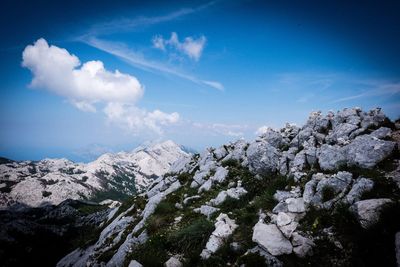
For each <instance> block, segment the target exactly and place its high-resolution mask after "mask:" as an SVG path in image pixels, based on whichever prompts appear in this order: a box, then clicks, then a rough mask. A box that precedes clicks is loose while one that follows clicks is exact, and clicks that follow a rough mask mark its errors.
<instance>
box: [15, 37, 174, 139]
mask: <svg viewBox="0 0 400 267" xmlns="http://www.w3.org/2000/svg"><path fill="white" fill-rule="evenodd" d="M22 58H23V61H22V66H24V67H26V68H28V69H29V70H31V72H32V74H33V79H32V82H31V86H32V87H35V88H42V89H46V90H48V91H50V92H52V93H55V94H57V95H60V96H63V97H65V98H66V99H67V100H68V101H69V102H70V103H72V104H73V105H74V106H75V107H76V108H78V109H80V110H82V111H86V112H96V106H95V105H96V104H97V103H103V104H106V108H105V109H104V113H105V114H106V116H107V118H108V119H109V121H111V122H116V123H118V124H119V125H121V126H122V127H128V129H130V130H132V131H133V132H136V133H139V131H144V130H151V131H154V132H156V133H162V129H161V127H162V126H164V125H168V124H173V123H176V122H177V121H178V120H179V115H178V114H177V113H172V114H167V113H163V112H161V111H159V110H155V111H153V112H148V111H146V110H143V109H140V108H138V107H136V106H135V103H136V102H137V101H138V100H139V99H140V98H141V97H142V95H143V93H144V88H143V86H142V85H141V84H140V82H139V81H138V79H136V78H135V77H134V76H131V75H129V74H124V73H121V72H119V71H118V70H115V71H114V72H111V71H108V70H106V69H105V68H104V64H103V62H101V61H88V62H85V63H83V64H81V62H80V61H79V59H78V57H76V56H75V55H72V54H70V53H69V52H68V51H67V50H66V49H63V48H59V47H57V46H53V45H51V46H49V45H48V43H47V42H46V40H45V39H39V40H37V41H36V42H35V43H34V44H33V45H28V46H27V47H26V48H25V49H24V51H23V54H22ZM125 116H126V118H125Z"/></svg>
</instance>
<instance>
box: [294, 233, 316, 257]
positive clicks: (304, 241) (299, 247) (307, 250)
mask: <svg viewBox="0 0 400 267" xmlns="http://www.w3.org/2000/svg"><path fill="white" fill-rule="evenodd" d="M292 245H293V252H294V253H295V254H296V255H297V256H298V257H300V258H304V257H306V256H311V255H312V254H313V250H312V248H313V247H314V246H315V244H314V242H313V241H312V240H311V239H309V238H306V237H304V236H301V235H300V234H298V233H293V234H292Z"/></svg>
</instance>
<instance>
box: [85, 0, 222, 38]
mask: <svg viewBox="0 0 400 267" xmlns="http://www.w3.org/2000/svg"><path fill="white" fill-rule="evenodd" d="M216 2H217V1H211V2H208V3H206V4H204V5H200V6H198V7H194V8H190V7H189V8H181V9H179V10H176V11H173V12H171V13H168V14H165V15H160V16H152V17H148V16H139V17H135V18H123V19H117V20H112V21H110V22H106V23H98V24H95V25H93V26H92V27H91V28H90V29H89V31H88V32H87V33H85V34H84V36H101V35H106V34H110V33H115V32H127V31H134V30H136V29H137V28H138V27H146V26H152V25H156V24H159V23H164V22H168V21H173V20H177V19H179V18H182V17H184V16H188V15H192V14H194V13H197V12H199V11H202V10H204V9H206V8H208V7H210V6H213V5H214V4H215V3H216Z"/></svg>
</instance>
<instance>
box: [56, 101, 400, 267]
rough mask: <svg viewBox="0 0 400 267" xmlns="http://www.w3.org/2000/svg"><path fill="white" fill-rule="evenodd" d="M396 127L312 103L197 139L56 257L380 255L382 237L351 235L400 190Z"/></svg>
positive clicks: (230, 261) (188, 259)
mask: <svg viewBox="0 0 400 267" xmlns="http://www.w3.org/2000/svg"><path fill="white" fill-rule="evenodd" d="M398 132H399V131H398V129H396V127H395V126H394V124H393V123H391V122H390V121H389V120H388V119H387V118H386V116H385V115H384V114H383V112H382V111H381V110H380V109H375V110H372V111H370V112H363V111H362V110H361V109H358V108H354V109H344V110H342V111H339V112H336V113H334V112H328V113H327V114H326V115H323V114H322V113H321V112H313V113H312V114H311V115H310V117H309V119H308V120H307V122H306V123H305V125H303V126H302V127H297V126H295V125H292V124H286V125H285V126H284V128H282V129H271V128H268V129H266V130H265V132H264V133H263V134H262V135H261V136H259V137H257V138H256V140H254V141H250V142H247V141H245V140H238V141H236V142H230V143H228V144H225V145H222V146H220V147H218V148H216V149H214V148H207V149H206V150H205V151H204V152H202V153H201V154H196V155H193V156H192V157H190V158H182V159H181V160H179V161H177V162H175V163H174V164H173V165H172V166H171V169H170V170H169V172H168V174H167V175H165V176H163V177H160V178H157V179H155V180H154V181H153V182H152V184H151V185H149V187H148V189H147V190H146V191H145V192H143V193H141V194H140V195H139V196H137V198H135V199H133V200H132V199H131V200H129V202H126V203H124V204H123V207H124V208H123V209H122V208H120V209H118V210H114V211H113V212H114V213H112V216H110V215H109V216H108V217H107V221H106V222H104V223H103V228H102V229H101V233H100V234H99V236H98V238H97V240H96V241H95V242H92V243H91V245H89V246H87V247H85V248H77V249H76V250H75V251H73V252H71V253H70V254H69V255H67V256H65V257H64V258H63V259H62V260H61V261H60V262H59V264H58V265H59V266H84V265H90V266H118V265H126V264H128V262H130V260H131V259H135V260H136V261H137V262H138V263H141V264H143V265H144V266H147V265H157V266H161V265H165V266H180V265H196V264H199V265H207V264H208V265H210V264H217V265H218V264H220V263H222V262H223V264H225V265H229V266H242V265H244V266H252V265H251V264H254V262H257V261H261V263H264V262H265V263H266V264H267V265H269V266H282V265H283V263H287V262H288V263H289V264H290V263H293V262H295V263H297V264H303V263H304V264H308V265H313V266H314V265H315V266H318V265H321V266H322V265H323V266H347V265H351V263H354V262H353V261H352V260H353V259H352V258H351V257H353V256H354V257H358V255H356V254H352V253H354V251H356V250H357V248H358V247H357V246H366V247H368V249H366V250H364V247H363V249H360V250H359V251H358V252H360V253H363V251H370V252H371V251H372V252H374V251H375V250H379V251H384V252H382V257H381V258H380V262H382V263H384V264H383V265H385V266H390V265H391V264H390V263H393V262H394V261H393V260H394V258H393V257H394V255H395V254H394V251H391V252H390V253H392V254H390V255H392V256H389V252H386V251H389V250H390V249H388V248H390V247H393V242H392V241H393V240H392V241H390V242H392V243H391V244H390V246H387V247H384V248H385V250H386V251H385V250H383V249H382V247H379V246H381V244H382V242H386V241H385V240H379V242H375V241H374V240H371V242H370V243H371V244H369V243H368V242H359V243H356V242H354V240H363V239H362V238H364V237H360V236H356V235H358V234H359V233H365V234H366V236H367V234H368V233H369V232H368V231H369V229H371V226H372V225H376V226H377V227H378V228H379V227H381V224H376V223H377V222H383V221H380V218H381V214H383V213H382V211H383V210H384V208H385V207H386V206H389V205H391V204H396V203H397V201H398V200H399V196H400V189H399V188H398V187H396V185H395V183H393V181H395V180H396V179H395V178H396V177H398V176H399V171H398V170H399V169H400V168H399V167H398V165H399V162H398V144H397V143H398V142H397V141H396V140H397V139H396V138H395V137H396V136H397V135H398ZM399 180H400V179H399ZM367 193H368V194H367ZM114 208H115V207H114ZM349 211H350V212H349ZM110 214H111V213H110ZM217 215H218V217H217ZM382 217H383V216H382ZM257 218H258V222H257ZM385 218H386V216H385ZM354 219H357V220H354ZM393 220H397V219H396V216H393ZM393 225H396V223H393V224H391V225H390V227H394V226H393ZM388 227H389V226H388ZM349 229H350V230H349ZM373 229H374V230H376V229H377V228H373ZM379 229H380V228H379ZM379 229H378V230H379ZM394 230H396V232H398V231H399V230H400V229H391V228H390V229H389V228H388V229H384V231H386V232H384V233H385V236H386V235H387V234H390V236H395V233H396V232H394ZM346 231H347V232H346ZM349 232H351V236H350V235H349ZM392 234H393V235H392ZM346 235H349V236H346ZM353 236H356V237H357V238H355V239H354V240H353V239H352V237H353ZM376 236H378V237H376ZM368 238H371V239H373V238H379V235H378V234H374V235H370V236H369V235H368ZM250 240H253V242H254V243H253V242H251V241H250ZM361 243H362V244H361ZM385 244H386V243H385ZM372 246H374V247H373V249H372V250H371V247H372ZM353 248H354V250H353ZM193 251H195V252H196V253H195V255H193ZM199 254H201V255H200V257H199ZM371 254H373V253H371ZM321 255H323V256H321ZM316 257H317V258H316ZM318 257H319V258H318ZM369 257H370V255H364V254H363V258H362V259H357V260H359V261H360V262H361V263H365V261H366V259H369ZM390 257H392V258H391V262H389V261H387V260H386V258H390ZM364 258H365V259H364ZM261 263H260V264H261ZM368 263H370V262H368ZM371 263H372V262H371ZM374 263H375V262H374ZM388 263H389V264H388Z"/></svg>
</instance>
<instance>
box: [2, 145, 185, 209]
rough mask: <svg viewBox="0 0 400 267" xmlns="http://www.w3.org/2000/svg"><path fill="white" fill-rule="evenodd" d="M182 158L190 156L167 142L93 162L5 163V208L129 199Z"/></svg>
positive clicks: (108, 156)
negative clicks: (76, 201) (88, 200)
mask: <svg viewBox="0 0 400 267" xmlns="http://www.w3.org/2000/svg"><path fill="white" fill-rule="evenodd" d="M180 157H189V154H188V153H186V152H185V151H184V150H183V149H182V148H181V147H180V146H179V145H177V144H175V143H174V142H172V141H166V142H163V143H160V144H155V145H152V146H149V147H142V148H138V149H136V150H134V151H132V152H119V153H116V154H112V153H107V154H104V155H102V156H100V157H99V158H98V159H97V160H95V161H93V162H89V163H87V164H84V163H74V162H72V161H69V160H67V159H44V160H41V161H11V160H7V159H2V161H1V162H0V208H3V209H5V208H9V207H10V206H15V205H17V206H18V205H23V206H31V207H32V206H33V207H37V206H42V205H45V204H59V203H61V202H62V201H64V200H66V199H93V200H96V201H101V200H104V199H107V198H113V199H116V198H119V199H123V198H125V197H126V196H129V195H133V194H136V193H138V192H142V191H143V190H145V189H146V188H147V187H148V185H149V184H150V183H151V182H152V181H153V180H154V179H155V178H157V177H159V176H161V175H163V174H165V173H166V172H167V171H168V170H169V168H170V166H171V165H172V163H173V162H174V161H176V160H177V159H178V158H180Z"/></svg>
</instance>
